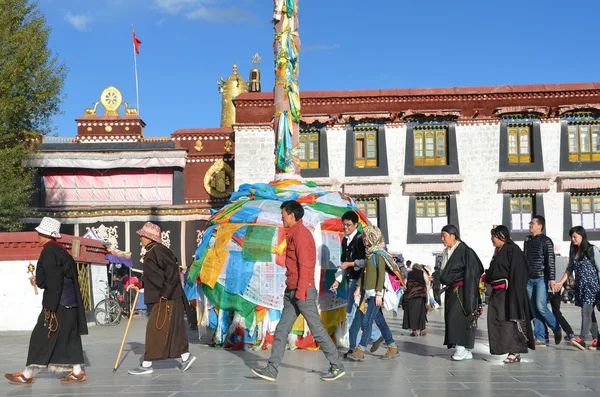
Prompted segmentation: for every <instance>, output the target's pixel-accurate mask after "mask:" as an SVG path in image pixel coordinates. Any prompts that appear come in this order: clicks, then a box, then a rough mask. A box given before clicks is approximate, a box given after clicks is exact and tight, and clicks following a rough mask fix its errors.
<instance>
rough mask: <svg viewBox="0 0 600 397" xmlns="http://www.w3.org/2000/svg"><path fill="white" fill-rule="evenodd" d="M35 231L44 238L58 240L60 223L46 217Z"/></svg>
mask: <svg viewBox="0 0 600 397" xmlns="http://www.w3.org/2000/svg"><path fill="white" fill-rule="evenodd" d="M35 230H36V231H37V232H38V233H40V234H43V235H44V236H49V237H52V238H60V233H59V232H60V222H59V221H57V220H56V219H52V218H48V217H47V216H45V217H43V218H42V222H40V225H39V226H38V227H36V228H35Z"/></svg>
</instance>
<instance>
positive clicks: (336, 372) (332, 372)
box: [321, 367, 346, 381]
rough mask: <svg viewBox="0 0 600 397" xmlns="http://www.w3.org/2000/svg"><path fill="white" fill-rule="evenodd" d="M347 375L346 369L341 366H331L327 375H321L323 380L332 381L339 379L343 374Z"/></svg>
mask: <svg viewBox="0 0 600 397" xmlns="http://www.w3.org/2000/svg"><path fill="white" fill-rule="evenodd" d="M344 375H346V371H344V370H343V369H339V368H333V367H331V368H329V372H327V373H326V374H325V375H323V376H321V380H324V381H330V380H338V379H339V378H341V377H342V376H344Z"/></svg>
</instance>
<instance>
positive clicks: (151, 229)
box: [136, 222, 162, 243]
mask: <svg viewBox="0 0 600 397" xmlns="http://www.w3.org/2000/svg"><path fill="white" fill-rule="evenodd" d="M136 233H137V234H139V235H140V236H144V237H148V238H149V239H150V240H152V241H155V242H157V243H162V239H161V237H160V226H158V225H155V224H154V223H152V222H146V224H145V225H144V227H143V228H141V229H140V230H138V231H137V232H136Z"/></svg>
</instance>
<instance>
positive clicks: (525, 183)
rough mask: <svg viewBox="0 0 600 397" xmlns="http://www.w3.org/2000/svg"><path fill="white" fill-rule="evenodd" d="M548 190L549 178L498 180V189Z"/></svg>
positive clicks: (510, 190)
mask: <svg viewBox="0 0 600 397" xmlns="http://www.w3.org/2000/svg"><path fill="white" fill-rule="evenodd" d="M523 190H528V191H531V190H533V191H548V190H550V181H549V180H544V179H542V180H539V179H538V180H512V181H500V191H502V192H518V191H523Z"/></svg>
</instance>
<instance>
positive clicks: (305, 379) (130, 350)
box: [0, 306, 600, 397]
mask: <svg viewBox="0 0 600 397" xmlns="http://www.w3.org/2000/svg"><path fill="white" fill-rule="evenodd" d="M563 314H565V316H566V317H567V319H568V320H569V321H571V324H572V325H575V327H577V326H578V325H579V322H580V312H579V309H578V308H575V307H572V306H567V307H565V308H564V310H563ZM388 317H389V318H390V319H391V321H390V327H391V329H392V332H393V334H394V336H395V339H396V342H397V344H398V346H399V349H400V351H401V355H400V356H399V357H397V358H396V359H394V360H390V361H384V360H380V359H379V357H380V356H381V355H382V354H383V353H384V351H385V350H384V349H380V350H379V351H378V352H376V354H375V355H370V354H367V358H366V360H365V361H364V362H360V363H355V362H350V361H346V362H345V363H344V364H345V366H346V372H347V374H346V376H345V377H344V378H342V379H340V380H338V381H336V382H322V381H321V380H320V376H321V375H322V374H324V373H325V371H326V370H327V368H328V363H327V360H326V359H325V357H324V355H323V353H322V352H320V351H286V354H285V357H284V359H283V363H282V365H281V367H280V372H279V376H278V378H277V382H276V383H270V382H266V381H264V380H261V379H258V378H255V377H254V376H253V375H252V373H251V372H250V368H252V367H258V366H262V365H265V364H266V362H267V360H268V358H269V354H270V352H267V351H246V352H243V351H237V352H234V351H230V350H224V349H213V348H208V347H206V346H204V345H200V344H199V343H198V341H197V339H198V335H197V333H190V334H189V336H190V351H191V353H192V354H194V355H195V356H196V357H197V360H196V362H195V364H194V365H193V367H192V368H190V370H188V371H187V372H186V373H179V372H178V371H177V370H176V366H177V365H178V361H177V360H165V361H160V362H156V363H154V373H153V374H152V375H149V376H131V375H128V374H127V370H128V369H130V368H133V367H136V366H137V365H138V364H139V362H140V359H141V356H142V354H143V351H144V346H143V342H144V328H145V321H146V320H145V319H135V320H134V321H133V322H132V325H131V329H130V331H129V336H128V338H127V343H126V344H125V349H124V351H123V356H122V360H121V362H120V363H119V369H118V371H117V372H116V373H113V371H112V369H113V367H114V365H115V359H116V356H117V353H118V349H119V345H120V341H121V338H122V337H123V332H124V330H125V326H124V324H121V325H118V326H115V327H97V326H94V327H91V328H90V335H88V336H85V337H83V344H84V350H85V361H86V366H85V367H86V372H87V376H88V379H89V381H88V382H86V383H84V384H80V385H61V384H60V383H59V382H58V378H59V376H60V375H59V374H53V373H46V372H42V373H40V374H39V375H38V376H36V382H35V383H34V384H33V385H32V386H29V387H21V386H12V385H8V384H7V383H5V382H0V396H63V397H67V396H69V397H73V396H82V397H85V396H110V395H122V396H127V397H135V396H151V397H176V396H192V395H193V396H211V397H214V396H219V397H221V396H223V397H229V396H232V397H233V396H236V397H239V396H240V395H243V396H244V397H247V396H250V397H252V396H284V397H295V396H302V397H305V396H310V397H317V396H321V395H325V396H328V397H337V396H340V397H341V396H344V397H347V396H349V395H356V396H377V397H386V396H394V397H430V396H431V397H434V396H435V397H454V396H457V397H458V396H460V397H484V396H485V397H488V396H490V397H542V396H546V397H558V396H561V397H563V396H568V397H591V396H598V395H600V379H599V378H598V377H597V374H598V372H597V370H596V369H595V368H597V363H598V361H599V358H600V352H590V351H588V352H585V353H584V352H580V351H578V350H576V349H575V348H573V347H572V346H570V344H569V343H564V342H563V343H561V344H560V345H558V346H552V345H551V346H548V347H546V348H544V349H537V350H536V351H534V352H530V353H529V354H527V355H523V359H524V360H523V362H521V363H519V364H512V365H504V364H503V363H502V360H503V358H504V356H492V355H490V354H489V343H488V341H487V333H486V330H485V323H486V322H485V317H484V318H483V319H482V321H481V322H480V328H479V329H478V330H477V338H476V347H475V349H474V360H470V361H465V362H454V361H452V360H451V359H450V357H451V354H452V351H451V350H448V349H446V348H445V346H442V341H443V333H444V325H443V318H442V313H440V312H434V313H431V314H430V315H429V323H428V329H429V332H428V335H427V336H426V337H418V338H411V337H409V336H408V332H407V331H405V330H402V329H401V319H402V315H401V314H400V315H399V316H398V317H397V318H395V319H392V318H391V316H388ZM29 335H30V334H29V333H19V332H11V333H1V334H0V371H3V372H14V371H17V370H19V369H20V368H21V367H22V365H23V364H24V360H25V357H26V354H27V344H28V343H29ZM345 351H346V350H345V349H340V353H344V352H345Z"/></svg>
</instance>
